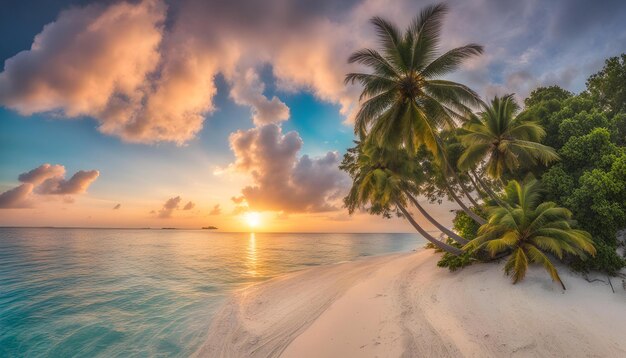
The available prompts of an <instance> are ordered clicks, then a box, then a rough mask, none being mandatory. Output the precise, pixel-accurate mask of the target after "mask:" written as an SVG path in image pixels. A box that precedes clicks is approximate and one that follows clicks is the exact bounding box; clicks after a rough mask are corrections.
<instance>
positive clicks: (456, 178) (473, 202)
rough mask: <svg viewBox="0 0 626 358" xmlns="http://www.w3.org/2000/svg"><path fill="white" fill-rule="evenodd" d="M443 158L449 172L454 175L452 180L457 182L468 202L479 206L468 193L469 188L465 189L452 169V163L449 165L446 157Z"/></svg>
mask: <svg viewBox="0 0 626 358" xmlns="http://www.w3.org/2000/svg"><path fill="white" fill-rule="evenodd" d="M444 160H445V161H446V166H447V167H448V170H449V171H450V173H452V176H453V177H454V180H455V181H456V182H457V183H459V187H460V188H461V191H462V192H463V194H465V196H466V197H467V199H468V200H469V201H470V203H472V205H473V206H474V207H477V208H479V207H480V205H478V202H476V200H474V198H473V197H472V196H471V195H470V193H469V190H467V188H466V187H465V185H463V182H462V181H461V178H459V176H458V174H457V173H456V171H454V168H452V165H450V163H449V162H448V159H447V158H445V159H444Z"/></svg>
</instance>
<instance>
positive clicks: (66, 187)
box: [0, 163, 100, 209]
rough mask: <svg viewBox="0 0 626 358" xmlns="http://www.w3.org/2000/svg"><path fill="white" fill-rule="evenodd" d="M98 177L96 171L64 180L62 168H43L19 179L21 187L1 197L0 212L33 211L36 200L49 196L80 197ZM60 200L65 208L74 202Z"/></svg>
mask: <svg viewBox="0 0 626 358" xmlns="http://www.w3.org/2000/svg"><path fill="white" fill-rule="evenodd" d="M99 175H100V172H98V171H97V170H87V171H85V170H79V171H78V172H76V173H75V174H74V175H72V177H71V178H70V179H69V180H65V167H64V166H62V165H59V164H55V165H51V164H48V163H46V164H42V165H40V166H39V167H37V168H35V169H32V170H30V171H28V172H26V173H22V174H20V175H19V176H18V180H19V181H20V182H22V183H23V184H21V185H19V186H17V187H15V188H13V189H10V190H7V191H5V192H4V193H2V194H0V208H5V209H6V208H25V207H32V206H33V205H34V204H35V202H36V201H37V200H39V199H41V198H42V197H43V196H48V195H74V194H83V193H85V192H87V189H88V188H89V186H90V185H91V184H92V183H93V182H94V181H95V180H96V179H97V178H98V176H99ZM62 199H63V202H65V203H67V204H71V203H73V202H74V198H72V197H71V196H65V197H63V198H62Z"/></svg>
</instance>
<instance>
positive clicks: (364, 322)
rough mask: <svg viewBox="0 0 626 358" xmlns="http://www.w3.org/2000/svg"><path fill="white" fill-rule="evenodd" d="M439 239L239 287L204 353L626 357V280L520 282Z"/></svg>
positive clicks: (532, 278)
mask: <svg viewBox="0 0 626 358" xmlns="http://www.w3.org/2000/svg"><path fill="white" fill-rule="evenodd" d="M438 257H439V255H436V254H434V252H433V251H432V250H425V249H418V250H417V251H416V252H411V253H400V254H389V255H382V256H375V257H368V258H363V259H359V260H356V261H351V262H347V263H338V264H332V265H325V266H318V267H314V268H310V269H305V270H301V271H296V272H293V273H289V274H286V275H282V276H279V277H276V278H274V279H271V280H269V281H266V282H262V283H259V284H255V285H253V286H250V287H248V288H246V289H243V290H241V291H238V292H236V293H235V294H234V295H233V296H232V297H231V298H230V299H229V300H228V301H227V302H226V303H225V304H224V306H223V307H222V308H221V309H220V310H219V311H218V313H217V314H216V315H215V317H214V318H213V321H212V324H211V327H210V329H209V335H208V337H207V339H206V341H205V343H204V344H203V345H202V346H201V347H200V349H198V351H197V352H196V356H200V357H240V356H252V357H257V356H258V357H277V356H283V357H333V356H336V357H340V356H359V357H376V356H379V357H380V356H385V357H412V356H438V357H439V356H443V357H445V356H470V357H484V356H511V355H516V354H521V355H528V354H531V355H537V356H626V340H624V336H623V332H626V291H624V290H621V289H620V290H616V293H615V294H613V293H612V292H611V289H610V288H609V286H608V285H604V284H603V283H600V282H593V283H589V282H587V281H585V280H584V279H583V278H581V277H580V276H577V275H575V274H573V273H571V272H570V271H569V270H568V269H567V268H565V267H559V273H560V274H561V276H562V278H563V280H564V281H565V284H566V285H567V288H568V290H567V291H562V290H561V289H560V287H559V286H558V285H557V284H554V283H553V282H552V281H551V279H550V278H549V276H548V275H547V274H546V273H545V272H543V271H542V269H541V268H539V267H531V269H530V270H529V272H528V276H527V278H526V279H525V280H524V281H523V282H521V283H519V284H517V285H512V284H511V283H510V281H509V278H508V277H506V276H505V275H504V274H503V272H502V265H501V264H476V265H472V266H470V267H467V268H465V269H463V270H460V271H457V272H449V271H448V270H447V269H442V268H439V267H437V266H436V262H437V260H438Z"/></svg>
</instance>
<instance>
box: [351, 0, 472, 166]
mask: <svg viewBox="0 0 626 358" xmlns="http://www.w3.org/2000/svg"><path fill="white" fill-rule="evenodd" d="M447 11H448V8H447V5H445V4H437V5H433V6H427V7H425V8H424V9H423V10H422V11H421V12H420V14H419V15H418V16H416V17H415V19H414V20H413V22H412V24H411V25H410V26H408V27H407V28H406V29H404V31H402V30H400V29H398V28H397V27H396V26H395V25H394V24H392V23H390V22H389V21H387V20H385V19H382V18H380V17H374V18H373V19H372V20H371V22H372V25H374V29H375V31H376V33H377V35H378V40H379V45H380V46H379V49H369V48H366V49H362V50H359V51H357V52H355V53H353V54H352V55H351V56H350V58H349V59H348V62H350V63H357V64H360V65H364V66H365V67H367V68H368V69H369V73H349V74H347V75H346V78H345V82H346V83H359V84H360V85H361V86H362V87H363V90H362V92H361V97H360V99H361V106H360V108H359V111H358V112H357V114H356V116H355V132H356V133H357V134H359V136H360V138H361V139H362V140H365V138H366V137H367V140H370V141H374V142H375V144H376V145H378V146H385V147H394V148H398V147H404V148H406V149H407V150H408V151H409V152H411V153H415V152H417V151H418V150H419V147H420V146H422V145H424V146H426V148H428V150H429V151H430V152H431V153H433V154H434V155H435V156H438V155H439V154H440V150H441V148H440V140H441V139H440V137H439V131H440V130H441V129H442V128H444V127H450V126H454V120H458V119H459V118H461V116H462V115H464V114H466V113H469V112H470V111H471V110H470V108H469V107H468V105H477V104H478V103H480V100H479V98H478V95H477V94H476V93H475V92H474V91H472V90H471V89H470V88H468V87H467V86H464V85H462V84H460V83H456V82H452V81H448V80H443V79H442V77H443V76H444V75H446V74H448V73H451V72H453V71H455V70H457V69H458V68H459V67H460V66H461V64H462V63H463V62H464V61H466V60H467V59H469V58H472V57H475V56H477V55H479V54H481V53H482V51H483V49H482V47H481V46H479V45H476V44H468V45H465V46H461V47H457V48H453V49H450V50H448V51H447V52H445V53H443V54H441V53H440V51H439V43H440V41H441V39H440V33H441V27H442V25H443V17H444V15H445V14H446V13H447Z"/></svg>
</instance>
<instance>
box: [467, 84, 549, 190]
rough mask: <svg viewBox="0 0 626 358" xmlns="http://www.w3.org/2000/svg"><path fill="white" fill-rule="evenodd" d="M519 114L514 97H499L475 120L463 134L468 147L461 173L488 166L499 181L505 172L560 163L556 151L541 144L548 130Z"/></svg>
mask: <svg viewBox="0 0 626 358" xmlns="http://www.w3.org/2000/svg"><path fill="white" fill-rule="evenodd" d="M518 110H519V106H518V105H517V103H516V102H515V99H514V98H513V95H506V96H504V97H498V96H496V97H495V98H494V99H493V100H492V101H491V104H490V105H484V107H483V111H482V112H480V113H479V114H478V115H477V116H476V115H473V116H471V119H470V120H469V121H467V122H466V123H465V124H464V125H463V128H461V129H460V130H459V139H460V141H461V143H462V144H463V146H464V147H465V151H464V152H463V154H462V155H461V157H460V158H459V161H458V167H459V169H461V170H471V169H472V168H476V167H477V166H478V165H479V164H480V163H484V164H485V170H486V172H487V173H488V174H489V175H490V176H491V177H492V178H495V179H499V178H501V177H502V174H503V173H504V171H505V170H508V171H513V170H515V169H517V168H519V167H520V166H524V165H525V166H529V165H534V164H537V163H538V162H541V163H543V164H544V165H545V164H548V163H551V162H554V161H556V160H558V159H559V156H558V154H557V153H556V152H555V151H554V149H553V148H551V147H548V146H546V145H543V144H541V143H540V142H541V140H542V139H543V137H545V135H546V132H545V130H544V129H543V128H542V127H541V126H540V125H539V124H538V123H537V122H534V121H528V120H524V119H522V117H520V116H516V114H517V112H518Z"/></svg>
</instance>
